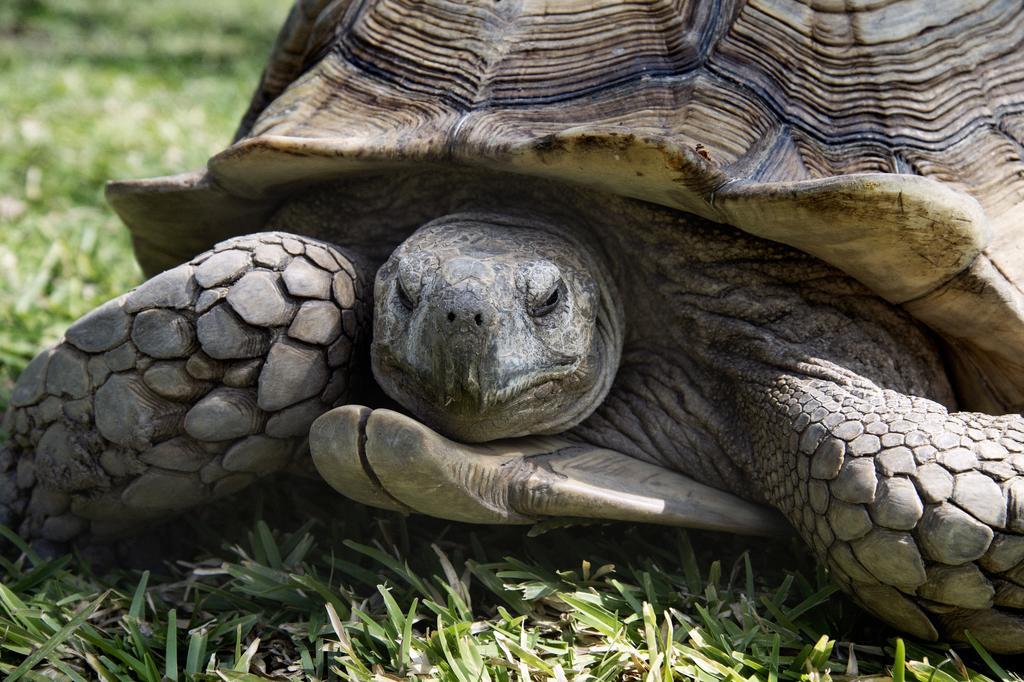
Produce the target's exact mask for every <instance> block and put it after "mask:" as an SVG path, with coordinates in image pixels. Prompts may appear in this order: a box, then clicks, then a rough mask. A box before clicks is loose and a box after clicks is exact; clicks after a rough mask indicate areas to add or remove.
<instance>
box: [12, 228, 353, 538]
mask: <svg viewBox="0 0 1024 682" xmlns="http://www.w3.org/2000/svg"><path fill="white" fill-rule="evenodd" d="M364 276H365V275H364V271H363V270H362V268H361V267H360V266H359V265H358V264H357V263H356V262H355V261H354V260H353V259H352V258H351V257H350V256H348V255H347V254H345V253H344V252H343V251H341V250H339V249H337V248H335V247H333V246H331V245H329V244H326V243H323V242H319V241H316V240H313V239H308V238H305V237H298V236H294V235H289V234H283V233H263V234H255V235H250V236H247V237H240V238H236V239H231V240H228V241H226V242H223V243H221V244H219V245H217V246H216V247H215V248H214V249H213V250H211V251H208V252H206V253H204V254H201V255H200V256H197V257H196V258H195V259H193V260H192V261H190V262H189V263H186V264H184V265H181V266H179V267H177V268H174V269H172V270H168V271H166V272H164V273H162V274H160V275H157V276H156V277H154V278H153V279H151V280H149V281H147V282H145V283H144V284H142V285H141V286H139V287H138V288H136V289H135V290H134V291H132V292H130V293H128V294H125V295H123V296H121V297H119V298H116V299H114V300H112V301H109V302H108V303H106V304H104V305H102V306H100V307H99V308H97V309H96V310H94V311H92V312H91V313H89V314H88V315H86V316H85V317H83V318H82V319H80V320H79V321H77V322H76V323H74V324H73V325H72V326H71V327H70V328H69V329H68V331H67V333H66V334H65V336H64V338H63V339H62V340H61V341H60V342H59V343H58V344H57V345H56V346H54V347H52V348H49V349H47V350H45V351H43V352H42V353H40V354H39V355H38V356H37V357H36V358H35V359H34V360H33V361H32V362H31V363H30V364H29V366H28V367H27V368H26V369H25V371H24V373H23V374H22V376H21V377H20V379H19V380H18V383H17V385H16V386H15V389H14V392H13V394H12V396H11V406H10V408H9V410H8V412H7V414H6V415H5V417H4V430H5V431H6V432H7V433H8V434H9V438H8V442H7V443H6V445H5V446H4V448H3V449H0V521H2V522H3V523H5V524H7V525H9V526H11V527H12V528H14V529H15V530H17V531H18V533H19V534H20V535H21V536H22V537H24V538H26V539H29V540H33V541H36V542H41V543H43V544H44V545H45V544H46V543H51V544H52V545H54V547H53V549H56V550H59V549H61V548H62V547H63V546H65V545H66V544H67V543H70V542H76V543H80V542H83V541H85V542H88V541H89V540H90V539H93V538H103V537H109V536H115V535H122V534H125V533H127V532H130V531H131V530H133V529H134V528H137V527H138V526H140V525H141V524H144V523H146V522H148V521H152V520H155V519H158V518H163V517H167V516H170V515H173V514H176V513H179V512H181V511H184V510H186V509H188V508H190V507H194V506H196V505H199V504H203V503H206V502H208V501H211V500H214V499H217V498H219V497H222V496H225V495H229V494H232V493H235V492H237V491H239V490H241V489H242V488H244V487H246V486H247V485H249V483H251V482H252V481H254V480H255V479H256V478H257V477H260V476H266V475H269V474H272V473H275V472H280V471H284V470H293V471H296V470H297V471H301V470H302V469H303V467H306V466H308V461H307V460H304V459H297V457H303V456H304V455H305V453H306V448H305V442H306V436H307V431H308V427H309V425H310V423H312V421H313V420H314V419H315V418H316V417H317V416H319V415H320V414H321V413H323V412H325V411H327V410H328V409H330V408H331V407H332V406H334V405H336V404H339V403H340V402H342V401H344V399H345V398H346V397H347V392H348V386H349V381H350V370H351V368H352V364H353V363H352V362H351V360H352V359H353V357H354V354H355V352H356V349H357V348H358V346H359V344H360V340H361V336H362V330H363V329H364V328H365V321H366V318H367V315H368V307H367V304H366V298H367V296H368V295H369V293H368V292H369V291H370V287H368V286H366V282H365V280H364Z"/></svg>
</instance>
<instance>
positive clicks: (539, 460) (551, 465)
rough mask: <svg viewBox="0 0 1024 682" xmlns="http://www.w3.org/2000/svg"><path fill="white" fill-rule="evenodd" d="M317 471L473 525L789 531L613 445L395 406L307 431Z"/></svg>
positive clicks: (360, 497) (392, 504)
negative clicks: (464, 437) (456, 429)
mask: <svg viewBox="0 0 1024 682" xmlns="http://www.w3.org/2000/svg"><path fill="white" fill-rule="evenodd" d="M309 445H310V450H311V451H312V455H313V461H314V463H315V464H316V467H317V470H318V471H319V472H320V474H321V476H322V477H323V478H324V480H325V481H327V482H328V483H329V484H330V485H331V486H333V487H334V488H335V489H336V490H338V491H339V492H341V493H342V494H343V495H345V496H347V497H350V498H352V499H355V500H357V501H359V502H363V503H365V504H370V505H373V506H377V507H383V508H386V509H394V510H398V511H405V512H411V511H415V512H419V513H421V514H428V515H430V516H437V517H440V518H446V519H452V520H454V521H468V522H473V523H503V524H516V523H519V524H525V523H533V522H535V521H537V520H539V519H541V518H544V517H552V516H566V517H578V518H587V519H609V520H618V521H638V522H642V523H659V524H665V525H675V526H687V527H692V528H706V529H711V530H725V531H730V532H735V533H746V534H754V535H779V534H788V533H791V530H790V528H789V526H788V524H786V523H785V520H784V519H782V518H781V517H780V516H779V514H778V513H777V512H775V511H774V510H772V509H770V508H768V507H765V506H762V505H757V504H753V503H751V502H748V501H746V500H743V499H740V498H738V497H735V496H734V495H731V494H730V493H726V492H723V491H721V490H717V489H715V488H711V487H709V486H706V485H703V484H701V483H698V482H696V481H694V480H692V479H690V478H687V477H686V476H683V475H681V474H679V473H677V472H673V471H669V470H667V469H663V468H662V467H659V466H656V465H654V464H649V463H647V462H641V461H639V460H637V459H634V458H632V457H629V456H627V455H624V454H622V453H620V452H616V451H614V450H609V449H607V448H600V447H595V446H592V445H587V444H584V443H578V442H571V441H569V440H567V439H565V438H562V437H556V436H527V437H522V438H509V439H505V440H498V441H491V442H489V443H485V444H472V445H470V444H465V443H459V442H456V441H453V440H450V439H448V438H445V437H444V436H442V435H440V434H439V433H437V432H435V431H434V430H432V429H431V428H429V427H428V426H426V425H424V424H422V423H420V422H419V421H417V420H415V419H413V418H412V417H408V416H406V415H403V414H399V413H398V412H392V411H391V410H370V409H369V408H366V407H361V406H358V405H345V406H343V407H339V408H336V409H334V410H331V411H330V412H328V413H326V414H324V415H323V416H322V417H320V418H319V419H317V420H316V422H315V423H314V424H313V428H312V429H311V430H310V441H309Z"/></svg>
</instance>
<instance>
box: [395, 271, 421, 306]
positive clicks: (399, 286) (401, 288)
mask: <svg viewBox="0 0 1024 682" xmlns="http://www.w3.org/2000/svg"><path fill="white" fill-rule="evenodd" d="M395 285H396V286H395V289H396V290H397V291H398V301H399V303H401V304H402V305H403V306H404V307H405V309H406V310H412V309H413V308H415V307H416V301H414V300H412V296H410V295H409V292H408V291H406V290H405V285H404V284H403V283H402V278H401V277H399V278H398V279H397V281H396V283H395Z"/></svg>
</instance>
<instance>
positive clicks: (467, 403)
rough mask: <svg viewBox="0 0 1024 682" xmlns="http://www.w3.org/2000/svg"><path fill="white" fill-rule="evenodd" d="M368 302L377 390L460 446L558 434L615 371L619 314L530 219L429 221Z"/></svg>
mask: <svg viewBox="0 0 1024 682" xmlns="http://www.w3.org/2000/svg"><path fill="white" fill-rule="evenodd" d="M374 299H375V311H374V329H373V345H372V350H371V355H372V363H373V372H374V375H375V376H376V378H377V381H378V383H379V384H380V385H381V387H382V388H383V389H384V390H385V391H386V392H387V393H388V395H390V396H391V397H392V398H394V399H395V400H397V401H398V402H399V403H401V404H402V405H403V406H404V407H406V408H407V409H409V410H410V411H411V412H412V413H413V414H415V415H416V416H417V417H418V418H420V419H422V420H423V421H424V422H425V423H427V424H429V425H430V426H432V427H434V428H436V429H438V430H439V431H441V432H443V433H445V434H446V435H448V436H450V437H452V438H456V439H458V440H462V441H464V442H480V441H486V440H493V439H497V438H506V437H513V436H521V435H526V434H550V433H558V432H561V431H565V430H566V429H568V428H570V427H572V426H574V425H576V424H577V423H579V422H580V421H582V420H583V419H585V418H586V417H587V416H589V415H590V413H591V412H593V411H594V409H595V408H596V407H597V406H598V405H599V404H600V402H601V400H603V399H604V397H605V395H606V394H607V392H608V390H609V388H610V387H611V384H612V380H613V379H614V377H615V372H616V370H617V368H618V363H619V355H620V353H621V347H622V332H621V328H622V314H621V311H620V308H619V303H618V300H617V297H616V295H615V292H614V289H613V285H612V282H611V279H610V277H609V276H608V273H607V271H606V269H605V267H604V264H603V263H602V261H601V259H600V258H599V257H598V255H597V254H596V253H594V252H592V251H591V250H590V249H588V248H587V247H585V246H584V245H583V244H582V243H580V242H579V241H577V240H575V239H573V238H571V237H569V236H568V235H567V234H565V233H564V232H562V231H560V230H559V229H557V228H555V227H553V226H550V225H545V224H539V223H537V222H536V221H533V220H531V221H518V220H517V219H510V218H509V217H508V216H502V215H481V214H459V215H452V216H446V217H443V218H440V219H438V220H435V221H433V222H430V223H428V224H427V225H424V226H423V227H421V228H420V229H419V230H417V231H416V232H415V233H414V234H413V235H412V236H411V237H409V238H408V239H407V240H406V241H405V242H403V243H402V244H401V245H400V246H399V247H398V248H397V249H396V250H395V251H394V253H393V254H392V255H391V257H390V258H389V259H388V261H387V262H386V263H385V264H384V266H383V267H381V268H380V270H379V271H378V273H377V280H376V285H375V290H374Z"/></svg>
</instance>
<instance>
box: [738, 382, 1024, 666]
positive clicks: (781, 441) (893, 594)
mask: <svg viewBox="0 0 1024 682" xmlns="http://www.w3.org/2000/svg"><path fill="white" fill-rule="evenodd" d="M773 379H774V380H773V381H771V382H769V383H767V384H763V385H761V386H759V387H757V388H755V389H753V390H750V389H749V388H748V390H747V392H746V393H745V395H744V398H743V399H741V400H745V404H744V406H743V407H744V408H745V409H744V411H745V413H746V415H747V417H748V418H749V419H750V420H751V423H752V424H754V425H756V427H758V428H754V429H752V431H753V434H754V440H755V443H754V445H755V447H754V455H755V458H754V459H753V461H752V462H751V464H750V469H751V472H750V473H751V476H752V478H753V479H754V480H756V481H759V482H760V483H761V485H762V486H763V491H764V494H765V497H766V498H767V499H768V500H769V501H770V502H771V503H772V504H774V505H775V506H777V507H778V508H779V509H780V510H781V511H782V512H783V513H784V514H785V515H786V516H787V517H788V518H789V520H790V521H791V522H792V523H793V524H794V525H795V526H796V528H797V529H798V531H799V532H800V534H801V535H802V536H803V538H804V539H805V540H806V541H807V542H808V543H809V544H810V545H811V546H812V547H814V550H815V552H816V553H817V554H818V556H819V557H820V558H821V559H822V560H823V561H826V562H827V564H828V566H829V568H830V569H831V571H832V574H833V575H834V576H835V577H836V580H837V581H838V582H839V583H840V584H841V585H842V586H843V587H845V588H846V590H847V591H849V592H850V593H851V594H852V595H854V596H855V597H856V598H857V599H858V600H859V601H860V602H862V603H863V604H864V605H865V606H866V607H867V608H868V609H869V610H870V611H872V612H874V613H875V614H877V615H878V616H880V617H881V618H883V619H885V620H887V621H889V622H890V623H893V624H894V625H897V626H899V627H900V628H902V629H904V630H906V631H907V632H910V633H912V634H914V635H916V636H918V637H921V638H924V639H936V638H937V637H938V636H939V635H940V634H941V635H944V636H948V637H953V638H955V639H958V640H962V639H963V631H964V630H969V631H970V632H971V633H972V634H973V635H974V636H975V637H977V638H978V639H979V640H980V641H981V642H982V643H983V644H984V645H985V646H986V647H988V648H989V649H990V650H993V651H997V652H1002V653H1020V652H1024V418H1022V417H1021V416H1020V415H1007V416H1002V417H993V416H990V415H985V414H975V413H969V412H957V413H948V412H947V411H946V409H945V408H944V407H942V406H941V405H939V404H938V403H935V402H933V401H931V400H927V399H924V398H917V397H910V396H906V395H902V394H900V393H896V392H894V391H890V390H880V389H877V388H875V389H871V388H870V387H864V388H855V387H851V386H841V385H839V384H836V383H833V382H831V381H826V380H816V379H809V378H805V377H798V376H777V377H774V378H773ZM867 383H868V382H865V384H867Z"/></svg>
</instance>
